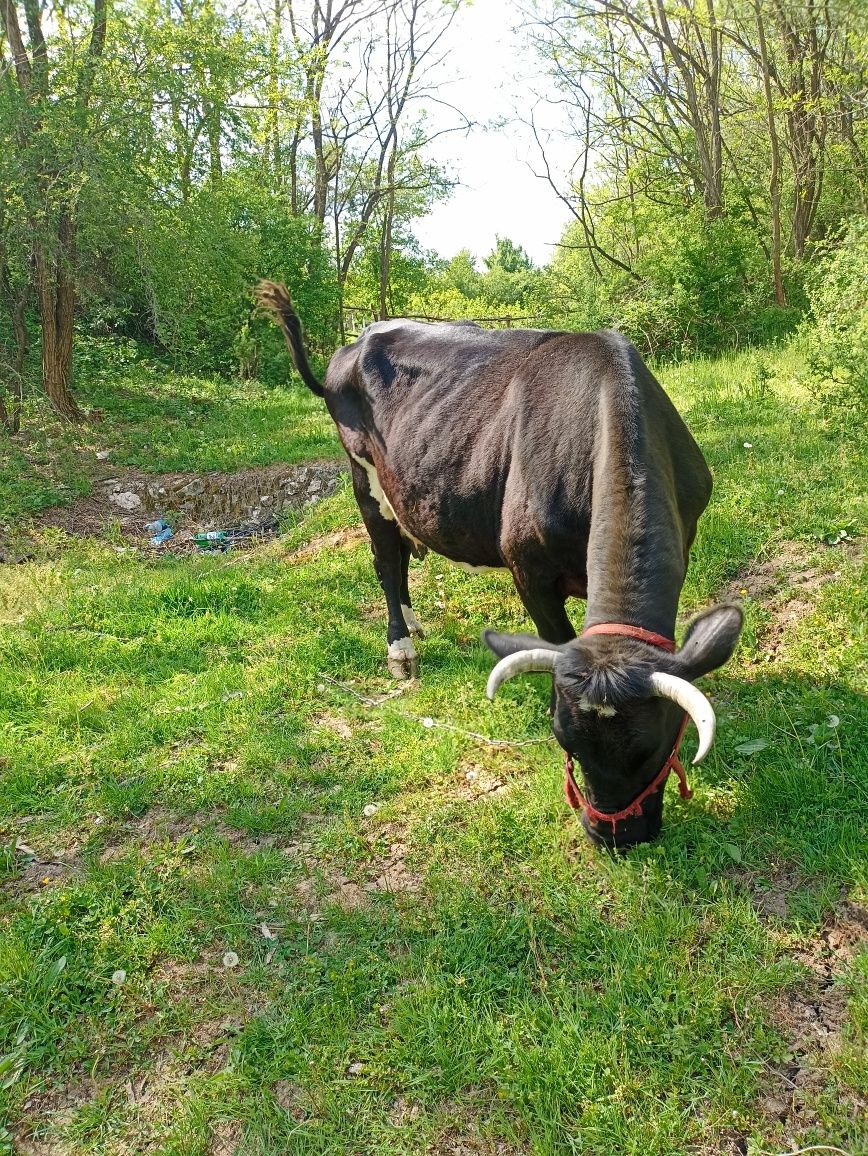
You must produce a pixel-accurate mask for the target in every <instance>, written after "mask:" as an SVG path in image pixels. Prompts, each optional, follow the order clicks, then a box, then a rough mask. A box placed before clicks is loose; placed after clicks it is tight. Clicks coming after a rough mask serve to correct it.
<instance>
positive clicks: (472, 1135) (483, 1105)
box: [425, 1089, 527, 1156]
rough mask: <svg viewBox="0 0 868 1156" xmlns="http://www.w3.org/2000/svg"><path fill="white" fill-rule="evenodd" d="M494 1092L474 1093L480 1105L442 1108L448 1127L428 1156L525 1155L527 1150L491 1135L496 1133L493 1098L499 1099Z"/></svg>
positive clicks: (438, 1135)
mask: <svg viewBox="0 0 868 1156" xmlns="http://www.w3.org/2000/svg"><path fill="white" fill-rule="evenodd" d="M496 1094H497V1093H496V1092H495V1091H494V1090H493V1089H492V1091H491V1092H490V1093H489V1092H488V1091H487V1089H479V1090H478V1091H476V1093H475V1094H473V1093H471V1098H472V1100H476V1101H477V1103H475V1104H473V1103H471V1104H470V1105H468V1104H462V1103H446V1104H443V1105H442V1106H440V1107H439V1108H438V1112H437V1115H438V1117H440V1118H441V1119H442V1120H443V1122H444V1126H443V1127H442V1128H441V1129H440V1130H439V1131H438V1133H437V1135H436V1136H435V1138H434V1141H433V1142H432V1143H431V1144H429V1145H428V1146H427V1147H426V1149H425V1152H426V1153H427V1154H428V1156H523V1153H525V1152H526V1151H527V1149H525V1148H523V1147H522V1148H519V1147H518V1146H517V1145H516V1144H514V1143H513V1142H512V1141H510V1140H503V1139H500V1138H499V1137H497V1136H493V1135H491V1133H492V1132H494V1131H495V1128H494V1125H493V1123H492V1121H491V1114H490V1107H489V1106H490V1104H491V1103H492V1099H490V1098H489V1096H490V1097H491V1098H493V1097H495V1096H496Z"/></svg>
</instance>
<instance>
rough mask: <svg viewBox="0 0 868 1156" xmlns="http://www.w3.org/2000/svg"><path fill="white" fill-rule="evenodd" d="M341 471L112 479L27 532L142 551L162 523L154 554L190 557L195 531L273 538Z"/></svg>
mask: <svg viewBox="0 0 868 1156" xmlns="http://www.w3.org/2000/svg"><path fill="white" fill-rule="evenodd" d="M346 469H347V467H346V464H345V462H344V461H343V459H336V460H329V461H320V462H307V463H304V464H303V465H296V466H287V465H272V466H261V467H258V468H254V469H246V470H237V471H236V472H234V473H217V472H213V473H205V474H198V473H168V474H146V473H144V472H143V471H141V470H123V471H115V472H114V473H113V474H112V475H111V476H105V477H102V478H97V479H95V480H94V482H93V491H92V493H91V494H89V495H88V496H87V497H82V498H77V499H76V500H75V501H74V502H72V503H71V504H70V505H68V506H52V507H51V508H50V509H47V510H43V511H42V512H41V513H40V514H38V515H37V516H36V518H35V519H34V524H35V526H36V527H38V528H46V527H54V528H56V529H59V530H63V531H64V532H65V533H67V534H70V535H73V536H76V537H102V536H104V535H105V534H106V532H109V531H111V532H114V533H120V534H121V535H122V536H123V537H124V538H127V539H131V540H133V541H135V542H137V543H138V544H139V545H149V543H150V538H151V536H152V533H151V532H149V531H146V530H145V526H146V525H147V524H148V523H150V522H153V521H154V520H155V519H158V518H165V519H166V520H167V521H168V522H169V524H170V525H171V527H172V529H173V531H174V535H173V537H172V538H170V539H169V540H168V541H167V542H166V543H164V544H163V545H162V546H159V547H154V548H155V549H161V550H170V551H172V552H178V551H179V550H182V551H183V550H184V549H187V550H192V549H194V546H193V543H192V538H193V534H194V533H197V532H199V531H210V530H220V529H227V528H232V527H242V528H244V529H247V530H249V531H250V532H251V533H252V534H255V533H256V532H257V531H258V532H261V534H265V533H270V532H273V530H274V525H275V522H276V520H277V519H278V518H279V517H280V516H281V515H282V514H284V513H285V512H286V511H287V510H303V509H306V508H308V507H310V506H313V505H315V504H316V503H317V502H320V501H322V500H323V499H324V498H328V497H331V495H332V494H334V493H335V491H336V490H337V489H338V487H339V486H340V484H341V479H342V476H343V475H344V474H345V473H346ZM12 560H18V558H17V557H16V558H15V559H13V558H11V557H10V558H7V557H5V556H4V554H3V551H2V545H0V561H12Z"/></svg>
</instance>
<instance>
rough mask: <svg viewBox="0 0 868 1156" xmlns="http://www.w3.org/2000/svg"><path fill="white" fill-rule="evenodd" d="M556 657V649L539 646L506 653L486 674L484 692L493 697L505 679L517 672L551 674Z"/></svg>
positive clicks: (512, 676)
mask: <svg viewBox="0 0 868 1156" xmlns="http://www.w3.org/2000/svg"><path fill="white" fill-rule="evenodd" d="M557 657H558V652H557V651H556V650H544V649H543V648H542V647H541V646H537V647H534V648H533V649H532V650H519V651H516V653H515V654H508V655H507V656H506V658H502V659H501V660H500V662H499V663H498V664H497V666H495V668H494V670H492V672H491V674H490V675H489V676H488V686H487V687H486V688H485V693H486V694H487V695H488V697H489V698H494V696H495V695H496V694H497V692H498V691H499V690H500V688H501V687H502V686H503V684H504V683H505V682H506V680H507V679H508V678H514V677H515V676H516V675H517V674H528V673H529V672H531V671H535V672H537V673H540V672H544V673H546V674H551V672H552V671H553V670H554V668H555V662H556V661H557Z"/></svg>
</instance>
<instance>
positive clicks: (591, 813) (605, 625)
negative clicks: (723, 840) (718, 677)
mask: <svg viewBox="0 0 868 1156" xmlns="http://www.w3.org/2000/svg"><path fill="white" fill-rule="evenodd" d="M587 634H621V635H625V636H626V637H627V638H636V639H638V640H639V641H640V642H647V643H649V644H650V645H651V646H659V647H660V649H661V650H668V651H669V652H670V653H671V652H672V651H674V650H675V643H674V641H673V640H672V639H671V638H667V637H666V636H665V635H663V634H655V633H654V632H653V631H652V630H644V629H643V628H642V627H641V626H628V625H626V624H625V623H621V622H601V623H599V624H598V625H597V626H589V627H588V628H587V630H583V631H582V637H584V636H585V635H587ZM689 721H690V716H689V715H685V716H684V719H683V721H682V723H681V726H680V727H679V730H678V737H677V738H676V740H675V746H674V747H673V748H672V754H671V755H670V756H669V758H668V759H667V760H666V762H665V763H664V764H663V766H662V768H661V769H660V772H659V773H658V774H657V775H655V776H654V778H653V779H652V780H651V782H650V783H649V784H648V786H647V787H646V788H645V789H644V791H641V792H640V793H639V794H638V795H637V796H636V798H635V799H634V800H633V801H632V803H628V804H627V806H626V807H624V808H622V810H620V811H598V810H597V808H596V807H595V806H594V805H593V803H589V802H588V800H587V799H586V798H585V796H584V795H583V794H582V792H581V791H580V790H579V785H578V783H577V782H576V776H575V771H574V769H573V759H572V756H571V755H570V753H569V751H567V752H565V759H564V794H565V795H566V799H567V802H568V803H569V805H570V806H571V807H572V808H573V810H574V811H578V810H582V811H584V813H585V814H586V815H587V816H588V818H589V819H591V820H593V821H594V822H595V823H611V824H612V834H613V835H614V833H615V825H616V823H618V822H619V821H620V820H621V819H627V818H629V817H630V816H636V817H638V816H639V815H641V814H642V804H643V803H644V802H645V800H646V799H647V798H648V796H649V795H653V794H654V792H655V791H656V790H658V789H659V788H660V787H661V786H662V785H663V784H664V783H665V782H666V780H667V779H668V778H669V776H670V775H671V774H672V772H673V771H675V773H676V775H677V776H678V790H679V791H680V793H681V798H682V799H690V798H692V797H693V791H691V789H690V787H689V786H688V784H687V774H686V772H685V770H684V767H683V765H682V763H681V759H680V758H679V757H678V750H679V747H680V746H681V740H682V739H683V738H684V732H685V730H686V729H687V724H688V722H689Z"/></svg>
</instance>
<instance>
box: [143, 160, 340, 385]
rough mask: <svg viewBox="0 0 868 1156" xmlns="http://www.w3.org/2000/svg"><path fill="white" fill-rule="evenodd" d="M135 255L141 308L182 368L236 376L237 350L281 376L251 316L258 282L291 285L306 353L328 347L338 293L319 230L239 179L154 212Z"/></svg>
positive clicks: (267, 326)
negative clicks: (268, 280) (267, 280)
mask: <svg viewBox="0 0 868 1156" xmlns="http://www.w3.org/2000/svg"><path fill="white" fill-rule="evenodd" d="M140 253H141V258H140V259H141V266H140V268H139V270H137V271H136V277H137V279H138V280H139V286H140V288H139V293H140V294H141V297H140V308H142V309H144V308H145V307H147V309H148V313H149V320H150V324H151V325H152V326H153V330H154V334H155V337H156V338H157V340H158V341H159V343H160V344H161V345H162V346H163V347H164V349H166V351H167V352H168V353H169V354H170V355H171V356H172V358H173V359H174V360H175V361H176V363H177V364H179V365H181V366H183V367H184V368H189V369H191V370H192V371H194V372H203V371H204V372H215V371H216V372H222V373H230V372H232V371H235V372H238V371H239V369H240V365H239V362H240V360H241V357H242V353H243V355H244V360H245V362H246V364H248V365H249V364H250V361H251V359H252V360H253V361H254V362H255V364H256V366H257V371H258V376H259V377H260V378H261V379H262V380H265V381H272V382H280V381H285V380H286V374H287V369H286V358H285V354H284V351H283V341H282V338H281V337H280V336H279V334H278V332H277V330H276V329H275V327H274V326H273V325H272V324H271V323H270V322H268V321H267V320H266V319H265V318H262V317H258V316H255V315H254V314H253V306H252V299H251V289H252V287H253V286H254V285H255V284H256V282H257V281H258V280H259V279H260V278H261V277H264V276H268V277H270V278H273V279H277V280H282V281H285V282H286V284H287V285H288V286H289V288H290V290H291V292H292V293H293V296H294V298H295V301H296V304H297V306H298V309H299V313H300V315H301V316H302V317H303V319H304V324H305V331H306V334H307V339H308V341H309V343H310V345H311V347H312V349H313V350H314V351H315V352H322V353H326V352H330V351H331V349H332V348H333V345H334V333H335V328H336V326H335V318H336V305H337V287H336V283H335V275H334V266H333V262H332V259H331V255H330V254H329V251H328V249H327V248H326V247H325V246H324V245H323V244H322V239H321V236H320V232H319V229H318V228H317V226H316V225H315V224H314V223H313V222H312V221H311V220H310V219H309V218H305V217H294V216H292V214H291V213H290V212H289V210H288V208H287V205H286V202H285V200H283V199H282V198H279V197H276V196H274V195H273V194H270V193H268V192H267V191H266V190H263V189H261V188H258V187H257V186H256V185H255V184H253V183H252V182H251V181H250V179H249V178H248V177H246V176H245V175H244V174H241V173H239V174H232V175H231V176H227V177H225V178H224V179H223V180H222V181H221V182H220V184H219V185H218V186H216V187H215V188H210V187H209V188H204V189H202V190H198V191H196V192H195V193H194V194H193V195H192V196H191V198H190V200H188V201H186V202H182V203H181V204H179V205H175V206H167V207H163V208H158V209H156V210H155V211H153V213H152V219H151V224H150V226H149V227H148V228H147V229H144V230H143V241H142V243H141V246H140ZM179 254H183V259H182V260H179V259H178V255H179Z"/></svg>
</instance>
